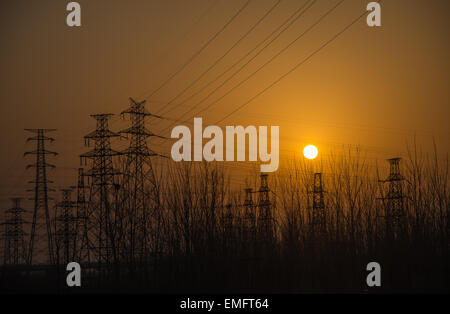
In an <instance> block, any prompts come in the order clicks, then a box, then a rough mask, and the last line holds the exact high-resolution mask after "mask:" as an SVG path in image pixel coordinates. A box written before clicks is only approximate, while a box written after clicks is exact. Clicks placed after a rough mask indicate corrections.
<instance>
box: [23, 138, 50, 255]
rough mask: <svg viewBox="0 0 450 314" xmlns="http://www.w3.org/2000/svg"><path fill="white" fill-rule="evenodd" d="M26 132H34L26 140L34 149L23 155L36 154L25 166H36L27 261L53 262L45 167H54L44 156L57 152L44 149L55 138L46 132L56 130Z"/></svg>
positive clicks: (47, 181)
mask: <svg viewBox="0 0 450 314" xmlns="http://www.w3.org/2000/svg"><path fill="white" fill-rule="evenodd" d="M25 131H27V132H31V133H35V134H36V136H33V137H30V138H28V139H27V141H28V142H29V141H35V142H36V150H34V151H30V152H26V153H25V154H24V155H25V156H27V155H36V163H34V164H31V165H28V166H27V168H31V167H34V168H36V175H35V179H34V181H30V182H29V183H33V184H34V210H33V221H32V225H31V234H30V244H29V246H28V262H29V263H30V264H33V263H38V264H42V263H50V264H53V263H54V256H53V252H54V251H53V236H52V228H51V221H50V213H49V210H48V200H49V197H48V192H49V191H52V190H51V189H49V188H48V183H53V182H52V181H49V180H47V168H48V167H50V168H54V167H55V166H54V165H51V164H49V163H47V162H46V156H47V155H51V156H56V155H57V153H55V152H51V151H48V150H46V149H45V143H46V142H53V141H54V140H55V139H54V138H51V137H48V136H46V135H45V134H46V133H49V132H53V131H56V130H55V129H25Z"/></svg>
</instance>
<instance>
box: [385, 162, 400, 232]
mask: <svg viewBox="0 0 450 314" xmlns="http://www.w3.org/2000/svg"><path fill="white" fill-rule="evenodd" d="M400 160H401V158H391V159H388V160H387V161H388V162H389V166H390V173H389V176H388V177H387V179H386V180H380V182H382V183H387V184H388V187H387V191H386V192H385V193H384V196H383V197H382V198H381V199H382V201H383V205H384V218H385V227H386V236H387V237H388V238H391V239H392V238H394V239H395V238H397V237H398V236H399V234H400V233H401V232H402V229H403V228H404V223H403V222H402V220H403V219H404V217H405V208H404V201H403V199H404V196H403V180H404V177H403V176H402V175H401V174H400Z"/></svg>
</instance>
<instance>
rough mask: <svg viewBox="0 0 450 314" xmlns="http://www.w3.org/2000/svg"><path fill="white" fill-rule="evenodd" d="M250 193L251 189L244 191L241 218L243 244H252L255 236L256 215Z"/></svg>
mask: <svg viewBox="0 0 450 314" xmlns="http://www.w3.org/2000/svg"><path fill="white" fill-rule="evenodd" d="M252 193H253V189H251V188H247V189H245V201H244V217H243V218H242V238H243V243H244V244H252V243H253V242H254V240H255V236H256V215H255V206H254V205H253V197H252Z"/></svg>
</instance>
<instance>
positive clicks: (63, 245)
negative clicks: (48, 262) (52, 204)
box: [55, 189, 77, 264]
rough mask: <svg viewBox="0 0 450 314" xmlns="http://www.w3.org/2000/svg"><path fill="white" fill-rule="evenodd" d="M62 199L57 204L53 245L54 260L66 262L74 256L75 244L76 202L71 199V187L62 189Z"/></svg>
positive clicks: (60, 262)
mask: <svg viewBox="0 0 450 314" xmlns="http://www.w3.org/2000/svg"><path fill="white" fill-rule="evenodd" d="M61 192H62V200H61V202H59V203H58V204H57V216H56V221H55V223H56V230H55V245H56V262H57V263H58V264H67V263H69V262H71V261H73V258H74V257H75V250H76V247H75V244H76V238H77V233H76V220H77V217H76V216H75V207H76V203H75V202H74V201H72V197H71V194H72V189H62V190H61Z"/></svg>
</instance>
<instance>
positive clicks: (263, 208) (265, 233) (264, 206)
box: [257, 173, 274, 243]
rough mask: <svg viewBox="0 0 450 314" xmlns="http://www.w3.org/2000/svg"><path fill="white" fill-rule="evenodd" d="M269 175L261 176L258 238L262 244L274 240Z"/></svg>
mask: <svg viewBox="0 0 450 314" xmlns="http://www.w3.org/2000/svg"><path fill="white" fill-rule="evenodd" d="M267 179H268V175H267V174H265V173H263V174H261V175H260V181H261V182H260V187H259V190H258V191H257V193H259V200H258V223H257V226H258V238H259V240H261V241H262V242H265V243H270V242H272V241H273V239H274V220H273V215H272V204H271V202H270V197H269V192H270V190H269V184H268V180H267Z"/></svg>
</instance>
